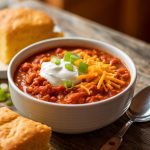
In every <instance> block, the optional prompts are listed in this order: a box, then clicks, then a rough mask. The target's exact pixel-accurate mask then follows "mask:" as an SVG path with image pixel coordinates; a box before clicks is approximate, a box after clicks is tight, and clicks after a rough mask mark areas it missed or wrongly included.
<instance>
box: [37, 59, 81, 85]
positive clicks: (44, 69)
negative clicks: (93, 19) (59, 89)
mask: <svg viewBox="0 0 150 150" xmlns="http://www.w3.org/2000/svg"><path fill="white" fill-rule="evenodd" d="M67 63H69V62H66V61H64V60H63V59H61V63H60V64H59V65H56V64H55V63H52V62H43V63H42V64H41V70H40V76H42V77H43V78H45V79H47V80H48V82H50V83H51V84H52V85H54V86H58V85H62V84H63V82H64V81H66V80H70V81H72V83H73V84H76V83H77V82H78V81H77V77H78V70H77V68H76V66H74V65H73V71H69V70H67V69H66V68H65V64H67Z"/></svg>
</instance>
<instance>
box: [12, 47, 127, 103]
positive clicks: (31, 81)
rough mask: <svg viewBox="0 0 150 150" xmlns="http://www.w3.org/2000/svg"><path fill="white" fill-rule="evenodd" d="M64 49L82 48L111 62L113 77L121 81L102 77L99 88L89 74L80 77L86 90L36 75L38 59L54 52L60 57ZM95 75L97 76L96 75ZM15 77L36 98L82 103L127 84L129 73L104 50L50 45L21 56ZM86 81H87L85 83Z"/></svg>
mask: <svg viewBox="0 0 150 150" xmlns="http://www.w3.org/2000/svg"><path fill="white" fill-rule="evenodd" d="M66 50H67V51H70V52H72V53H76V52H78V51H79V52H81V51H84V52H85V53H86V54H87V55H88V56H90V57H93V56H96V57H98V58H99V60H100V61H101V62H103V63H105V64H110V66H115V67H114V68H115V69H114V72H115V78H117V79H118V80H121V81H122V82H123V84H121V85H119V84H118V83H117V82H114V81H113V82H108V84H107V78H106V80H103V84H102V85H101V88H100V89H98V84H100V83H99V81H97V84H95V82H94V81H95V80H94V79H92V81H91V79H90V78H88V79H87V78H86V79H83V80H81V81H80V83H81V82H85V83H86V85H85V86H86V88H87V89H88V91H89V93H88V92H87V91H86V89H85V88H81V87H80V86H77V85H75V86H73V87H72V88H66V87H65V86H64V85H59V86H53V85H52V84H51V83H49V82H48V81H47V80H46V79H44V78H43V77H41V76H40V75H39V72H40V68H41V63H42V62H47V61H50V59H51V56H53V55H55V56H57V57H58V58H63V56H64V53H65V51H66ZM110 74H111V73H110ZM108 77H109V76H108ZM96 79H98V77H97V78H96ZM99 80H100V78H99ZM14 81H15V84H16V85H17V87H18V88H19V89H20V90H21V91H23V92H25V93H27V94H29V95H31V96H33V97H35V98H37V99H39V100H43V101H47V102H53V103H61V104H84V103H91V102H96V101H101V100H105V99H107V98H109V97H112V96H114V95H116V94H118V93H120V92H121V91H122V90H124V89H125V88H126V87H127V86H128V85H129V83H130V73H129V71H128V69H127V68H126V67H125V65H124V64H123V63H122V62H121V60H120V59H118V58H116V57H114V56H112V55H110V54H108V53H106V52H104V51H103V50H100V49H99V50H97V49H87V48H70V47H68V48H65V47H64V48H55V49H50V50H47V51H45V52H43V53H40V54H36V55H33V56H32V57H30V58H28V59H26V60H24V62H22V63H21V64H20V65H19V66H18V68H17V70H16V72H15V75H14ZM88 82H89V83H90V84H89V85H88V86H87V83H88ZM78 84H79V83H78ZM99 86H100V85H99Z"/></svg>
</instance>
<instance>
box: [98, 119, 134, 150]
mask: <svg viewBox="0 0 150 150" xmlns="http://www.w3.org/2000/svg"><path fill="white" fill-rule="evenodd" d="M132 123H133V121H132V120H129V121H128V122H127V123H126V124H125V125H124V126H123V127H122V128H121V130H120V131H119V132H118V133H117V134H116V135H115V136H113V137H112V138H110V139H109V140H108V141H107V142H106V143H105V144H104V145H103V146H102V147H101V148H100V150H117V149H118V148H119V146H120V145H121V142H122V140H123V138H122V137H123V136H124V134H125V133H126V131H127V130H128V129H129V127H130V126H131V124H132Z"/></svg>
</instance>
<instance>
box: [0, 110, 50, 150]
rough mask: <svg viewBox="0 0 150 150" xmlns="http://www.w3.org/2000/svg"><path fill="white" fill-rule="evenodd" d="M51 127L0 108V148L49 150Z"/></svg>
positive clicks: (2, 149)
mask: <svg viewBox="0 0 150 150" xmlns="http://www.w3.org/2000/svg"><path fill="white" fill-rule="evenodd" d="M50 136H51V128H49V127H48V126H46V125H43V124H41V123H38V122H35V121H32V120H29V119H27V118H24V117H22V116H20V115H19V114H17V113H15V112H13V111H11V110H10V109H8V108H6V107H2V108H0V150H49V139H50Z"/></svg>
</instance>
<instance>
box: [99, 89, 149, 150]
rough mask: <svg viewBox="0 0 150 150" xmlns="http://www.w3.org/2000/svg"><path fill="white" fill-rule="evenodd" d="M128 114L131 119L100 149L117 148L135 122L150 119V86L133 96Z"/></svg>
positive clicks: (110, 149)
mask: <svg viewBox="0 0 150 150" xmlns="http://www.w3.org/2000/svg"><path fill="white" fill-rule="evenodd" d="M126 114H127V116H128V117H129V119H130V120H129V121H128V122H127V123H126V124H125V125H124V126H123V127H122V128H121V130H120V131H119V132H118V133H117V134H116V135H115V136H113V137H112V138H110V139H109V140H108V141H107V142H106V143H105V144H104V145H103V146H102V147H101V148H100V150H117V149H118V148H119V146H120V145H121V142H122V140H123V136H124V134H125V133H126V131H127V130H128V128H129V127H130V126H131V124H132V123H133V122H145V121H150V86H147V87H145V88H144V89H142V90H141V91H140V92H139V93H138V94H136V95H135V96H134V97H133V100H132V103H131V105H130V107H129V109H128V110H127V112H126Z"/></svg>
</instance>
